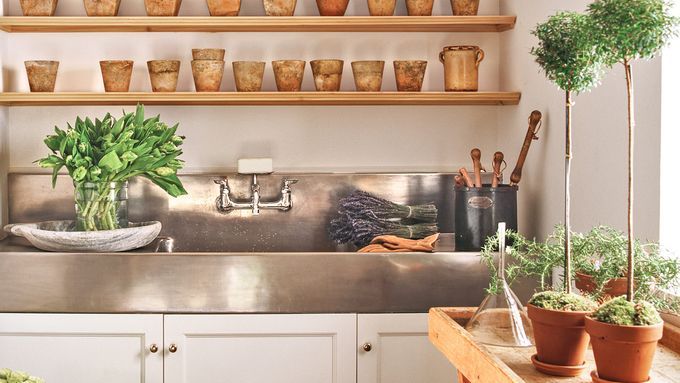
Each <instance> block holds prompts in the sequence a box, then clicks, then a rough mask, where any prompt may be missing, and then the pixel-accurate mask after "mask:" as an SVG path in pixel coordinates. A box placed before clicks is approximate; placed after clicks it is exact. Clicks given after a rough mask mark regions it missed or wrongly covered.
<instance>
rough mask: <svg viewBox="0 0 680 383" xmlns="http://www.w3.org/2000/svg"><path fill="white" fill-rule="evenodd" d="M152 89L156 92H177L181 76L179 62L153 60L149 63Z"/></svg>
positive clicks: (147, 63) (147, 64)
mask: <svg viewBox="0 0 680 383" xmlns="http://www.w3.org/2000/svg"><path fill="white" fill-rule="evenodd" d="M146 66H147V67H148V68H149V79H151V89H152V90H153V91H154V92H174V91H175V90H177V77H178V76H179V66H180V61H179V60H152V61H147V62H146Z"/></svg>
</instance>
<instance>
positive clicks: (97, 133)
mask: <svg viewBox="0 0 680 383" xmlns="http://www.w3.org/2000/svg"><path fill="white" fill-rule="evenodd" d="M177 127H178V125H175V126H173V127H168V126H167V125H166V124H165V123H163V122H161V121H160V116H156V117H152V118H149V119H145V118H144V106H142V105H138V106H137V110H136V111H135V113H128V114H125V115H124V116H123V117H121V118H120V119H115V118H114V117H112V116H111V115H110V114H108V113H107V114H106V116H104V118H103V119H101V120H99V119H95V120H94V122H93V121H92V120H90V119H89V118H85V119H84V120H83V119H81V118H80V117H78V118H77V119H76V122H75V125H74V126H71V125H70V124H69V125H68V129H66V130H61V129H59V128H57V127H55V128H54V131H55V134H54V135H50V136H47V138H45V145H47V147H48V148H49V149H50V150H51V151H52V154H50V155H48V156H47V157H45V158H42V159H40V160H38V161H37V162H38V163H39V165H40V166H41V167H43V168H51V169H52V186H53V187H54V184H55V182H56V179H57V175H58V174H59V170H61V169H62V168H66V170H67V171H68V174H69V176H70V177H71V178H72V179H73V185H74V186H75V201H76V229H77V230H80V231H94V230H112V229H118V228H121V227H126V226H127V182H128V180H129V179H130V178H132V177H135V176H142V177H146V178H148V179H149V180H151V182H153V183H155V184H156V185H158V186H160V187H161V188H162V189H163V190H165V191H166V192H167V193H168V194H170V195H171V196H173V197H177V196H180V195H183V194H186V190H184V187H183V186H182V182H181V181H180V180H179V178H177V174H176V173H177V170H179V169H181V168H182V167H183V161H182V160H180V159H179V158H178V157H179V156H180V155H181V154H182V150H181V149H180V148H179V146H180V145H182V143H183V141H184V137H182V136H178V135H176V134H175V132H176V130H177Z"/></svg>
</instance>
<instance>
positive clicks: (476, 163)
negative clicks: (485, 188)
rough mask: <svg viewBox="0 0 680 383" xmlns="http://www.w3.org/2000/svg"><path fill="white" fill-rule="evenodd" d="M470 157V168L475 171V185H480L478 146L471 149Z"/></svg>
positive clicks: (480, 158) (480, 159) (480, 157)
mask: <svg viewBox="0 0 680 383" xmlns="http://www.w3.org/2000/svg"><path fill="white" fill-rule="evenodd" d="M470 157H472V168H473V169H474V172H475V187H478V188H481V187H482V151H481V150H479V149H478V148H474V149H472V151H470Z"/></svg>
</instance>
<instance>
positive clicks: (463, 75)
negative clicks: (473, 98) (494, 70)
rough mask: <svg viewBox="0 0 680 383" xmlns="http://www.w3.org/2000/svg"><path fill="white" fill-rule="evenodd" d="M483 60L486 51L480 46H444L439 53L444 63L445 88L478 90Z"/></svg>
mask: <svg viewBox="0 0 680 383" xmlns="http://www.w3.org/2000/svg"><path fill="white" fill-rule="evenodd" d="M482 60H484V51H483V50H482V49H481V48H479V47H478V46H471V45H470V46H467V45H458V46H450V47H444V50H443V51H442V52H440V53H439V61H441V62H442V64H444V89H445V90H446V91H476V90H477V89H478V88H479V80H478V79H479V63H480V62H482Z"/></svg>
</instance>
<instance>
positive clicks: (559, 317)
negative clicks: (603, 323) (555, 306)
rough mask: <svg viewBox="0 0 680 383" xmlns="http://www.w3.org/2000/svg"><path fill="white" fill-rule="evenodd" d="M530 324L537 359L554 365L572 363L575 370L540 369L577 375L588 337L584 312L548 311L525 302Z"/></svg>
mask: <svg viewBox="0 0 680 383" xmlns="http://www.w3.org/2000/svg"><path fill="white" fill-rule="evenodd" d="M527 308H528V314H529V319H531V326H532V327H533V329H534V340H535V342H536V353H537V359H538V360H539V361H540V362H543V363H547V364H551V365H555V366H570V367H571V366H575V367H581V368H576V369H573V368H572V369H564V370H563V373H561V374H560V373H559V370H558V371H550V372H549V371H546V370H545V369H541V368H540V367H537V369H538V370H539V371H541V372H545V373H548V374H550V375H558V376H577V375H580V373H581V372H582V370H583V368H585V365H584V362H585V354H586V349H587V348H588V343H589V342H590V336H589V335H588V333H586V330H585V318H586V315H588V314H589V312H585V311H556V310H547V309H543V308H540V307H536V306H534V305H531V304H529V305H527Z"/></svg>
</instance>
